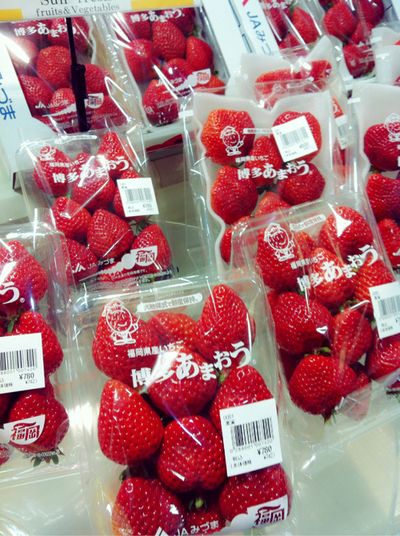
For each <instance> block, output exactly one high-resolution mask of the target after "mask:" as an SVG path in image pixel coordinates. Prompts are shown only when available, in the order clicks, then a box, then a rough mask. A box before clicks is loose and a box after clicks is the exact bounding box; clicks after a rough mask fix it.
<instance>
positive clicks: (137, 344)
mask: <svg viewBox="0 0 400 536" xmlns="http://www.w3.org/2000/svg"><path fill="white" fill-rule="evenodd" d="M121 341H122V342H125V344H118V342H121ZM159 344H160V343H159V340H158V337H157V335H156V334H155V333H154V332H153V330H152V329H151V328H150V326H148V325H147V324H146V323H145V322H143V320H139V319H138V318H136V317H135V316H134V315H132V314H131V313H130V312H129V311H128V310H127V309H126V308H125V307H124V305H123V304H122V303H121V302H118V301H116V302H112V303H110V304H109V305H107V306H105V307H104V309H103V312H102V314H101V316H100V318H99V320H98V324H97V328H96V335H95V337H94V339H93V346H92V353H93V359H94V362H95V364H96V367H97V368H98V369H100V370H101V371H102V372H104V374H105V375H106V376H109V377H110V378H113V379H115V380H119V381H122V382H124V383H126V384H127V385H132V374H131V372H132V370H140V369H142V368H152V367H153V365H154V363H155V362H156V359H157V355H158V346H159ZM147 347H149V348H150V349H151V352H152V353H151V355H143V356H139V355H138V356H136V357H135V358H132V357H130V355H131V354H132V353H133V354H135V351H136V349H141V350H142V354H143V349H144V348H147Z"/></svg>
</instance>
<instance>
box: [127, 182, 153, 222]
mask: <svg viewBox="0 0 400 536" xmlns="http://www.w3.org/2000/svg"><path fill="white" fill-rule="evenodd" d="M117 184H118V189H119V193H120V195H121V201H122V206H123V208H124V213H125V216H126V217H127V218H132V217H135V216H153V215H155V214H159V211H158V205H157V199H156V194H155V193H154V187H153V181H152V180H151V177H143V178H137V179H118V180H117Z"/></svg>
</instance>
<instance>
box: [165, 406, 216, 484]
mask: <svg viewBox="0 0 400 536" xmlns="http://www.w3.org/2000/svg"><path fill="white" fill-rule="evenodd" d="M157 471H158V475H159V478H160V480H161V482H162V483H163V484H165V485H166V486H167V487H168V488H170V489H172V490H174V491H177V492H186V491H191V490H195V489H197V488H199V487H200V488H202V489H204V490H213V489H216V488H217V487H218V486H219V485H220V484H222V482H223V481H224V480H225V478H226V469H225V456H224V447H223V443H222V438H221V436H220V435H219V434H218V432H217V431H216V430H215V428H214V426H213V425H212V424H211V422H210V421H208V420H207V419H205V418H204V417H200V416H196V417H182V418H181V419H178V420H175V421H172V422H170V423H169V424H168V425H167V427H166V428H165V430H164V441H163V444H162V447H161V452H160V456H159V458H158V461H157Z"/></svg>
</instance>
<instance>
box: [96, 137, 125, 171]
mask: <svg viewBox="0 0 400 536" xmlns="http://www.w3.org/2000/svg"><path fill="white" fill-rule="evenodd" d="M97 156H98V157H99V159H100V160H103V159H105V160H106V163H107V168H108V169H109V173H110V177H112V178H113V179H117V178H119V177H120V175H121V173H123V172H125V171H128V168H127V166H130V165H131V163H132V162H131V160H132V159H131V157H130V156H129V154H128V149H127V148H126V145H125V143H123V141H122V140H121V138H120V137H119V136H118V134H117V133H116V132H107V133H106V134H104V136H103V137H102V139H101V143H100V146H99V150H98V152H97ZM129 173H130V176H132V175H131V173H132V170H129ZM121 178H126V177H121Z"/></svg>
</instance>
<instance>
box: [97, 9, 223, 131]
mask: <svg viewBox="0 0 400 536" xmlns="http://www.w3.org/2000/svg"><path fill="white" fill-rule="evenodd" d="M107 23H108V30H109V32H110V34H111V37H110V46H111V47H112V48H113V49H114V50H115V51H117V53H118V56H119V58H120V61H121V63H122V64H123V66H124V69H125V72H126V73H128V74H129V75H130V77H131V80H132V83H133V84H135V85H136V87H137V92H138V95H139V98H140V101H141V106H142V109H143V116H144V117H145V118H147V119H146V122H147V126H148V127H150V126H151V125H152V126H162V125H167V124H169V123H174V122H176V121H178V118H179V99H180V97H182V96H184V95H187V94H188V93H190V92H191V91H193V90H196V91H197V90H199V91H211V92H217V93H223V92H224V89H225V88H224V86H225V81H226V79H227V69H226V66H225V64H224V61H223V58H222V57H221V54H220V53H219V51H218V47H217V43H216V41H215V38H214V36H213V34H212V31H211V28H210V25H209V23H208V20H207V17H206V15H205V13H204V11H203V9H202V8H201V7H196V8H181V9H173V8H171V9H163V10H158V11H139V12H131V13H116V14H114V15H112V16H111V17H109V18H108V19H107Z"/></svg>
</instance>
